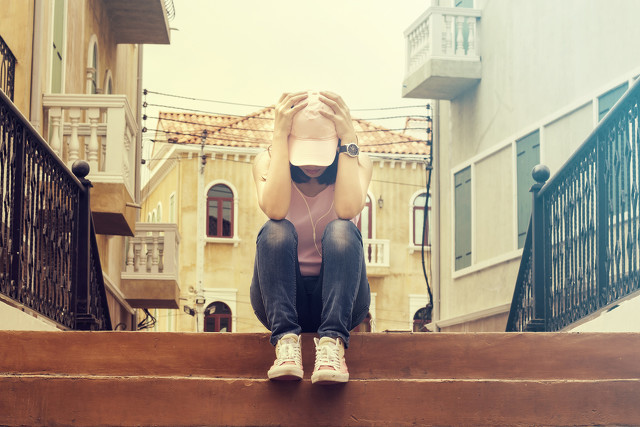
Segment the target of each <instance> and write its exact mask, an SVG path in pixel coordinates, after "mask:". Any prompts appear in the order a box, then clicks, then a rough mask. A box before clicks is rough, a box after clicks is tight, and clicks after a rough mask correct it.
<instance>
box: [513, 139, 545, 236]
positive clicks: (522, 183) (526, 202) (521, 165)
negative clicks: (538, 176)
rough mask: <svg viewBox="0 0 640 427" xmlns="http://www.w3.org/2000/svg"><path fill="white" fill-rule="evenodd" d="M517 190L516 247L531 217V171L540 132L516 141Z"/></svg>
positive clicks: (538, 155) (535, 159)
mask: <svg viewBox="0 0 640 427" xmlns="http://www.w3.org/2000/svg"><path fill="white" fill-rule="evenodd" d="M516 152H517V161H516V167H517V181H518V183H517V186H518V188H517V190H518V248H522V247H523V246H524V241H525V239H526V237H527V230H528V229H529V218H531V193H530V192H529V190H530V189H531V186H532V185H533V183H534V181H533V178H532V177H531V171H532V170H533V168H534V167H535V166H536V165H538V164H539V163H540V132H539V131H535V132H533V133H531V134H529V135H527V136H525V137H524V138H522V139H519V140H518V141H516Z"/></svg>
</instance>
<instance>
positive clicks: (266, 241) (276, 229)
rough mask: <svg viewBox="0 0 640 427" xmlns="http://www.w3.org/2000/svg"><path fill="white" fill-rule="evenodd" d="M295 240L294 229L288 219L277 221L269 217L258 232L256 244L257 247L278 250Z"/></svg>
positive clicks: (289, 245) (292, 243)
mask: <svg viewBox="0 0 640 427" xmlns="http://www.w3.org/2000/svg"><path fill="white" fill-rule="evenodd" d="M297 240H298V235H297V233H296V229H295V227H294V226H293V224H292V223H291V222H290V221H288V220H286V219H282V220H278V221H276V220H272V219H270V220H269V221H267V222H266V223H265V224H264V226H262V229H261V230H260V233H258V240H257V244H258V246H259V247H266V248H269V249H270V250H278V249H281V248H288V247H291V246H292V245H295V244H296V243H297Z"/></svg>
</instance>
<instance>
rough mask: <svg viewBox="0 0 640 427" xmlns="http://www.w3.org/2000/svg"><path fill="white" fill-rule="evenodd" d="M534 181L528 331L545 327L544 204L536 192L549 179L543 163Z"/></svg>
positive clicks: (535, 330)
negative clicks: (530, 296) (531, 304)
mask: <svg viewBox="0 0 640 427" xmlns="http://www.w3.org/2000/svg"><path fill="white" fill-rule="evenodd" d="M531 175H532V176H533V179H534V180H535V181H536V183H535V184H533V185H532V186H531V190H529V191H531V194H532V207H531V235H532V240H531V270H532V276H533V277H532V282H533V304H534V305H533V319H532V320H531V321H530V322H529V324H528V325H527V328H526V330H527V331H529V332H540V331H544V330H545V329H546V327H545V325H546V292H545V290H546V283H545V266H544V245H545V230H544V215H545V212H544V206H543V201H542V198H541V197H538V193H539V192H540V190H541V189H542V187H543V186H544V183H545V182H547V180H548V179H549V175H550V172H549V168H548V167H547V166H545V165H538V166H536V167H534V168H533V171H532V172H531Z"/></svg>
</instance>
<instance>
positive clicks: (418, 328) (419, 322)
mask: <svg viewBox="0 0 640 427" xmlns="http://www.w3.org/2000/svg"><path fill="white" fill-rule="evenodd" d="M428 323H431V312H430V310H429V309H428V308H427V307H422V308H420V309H419V310H418V311H416V314H414V315H413V332H428V329H427V324H428Z"/></svg>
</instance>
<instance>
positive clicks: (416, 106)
mask: <svg viewBox="0 0 640 427" xmlns="http://www.w3.org/2000/svg"><path fill="white" fill-rule="evenodd" d="M148 93H153V94H156V95H160V96H166V97H172V98H178V99H187V100H190V101H198V102H209V103H214V104H226V105H236V106H241V107H254V108H267V107H269V105H258V104H245V103H241V102H231V101H220V100H216V99H206V98H195V97H191V96H185V95H176V94H170V93H166V92H158V91H154V90H149V89H145V90H144V94H145V95H146V94H148ZM422 107H426V105H399V106H395V107H377V108H351V109H350V110H351V111H378V110H399V109H405V108H422Z"/></svg>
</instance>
